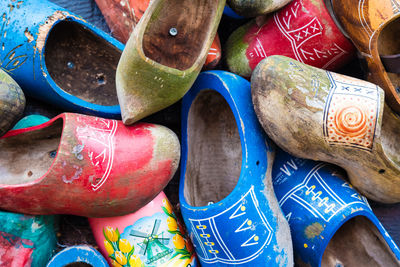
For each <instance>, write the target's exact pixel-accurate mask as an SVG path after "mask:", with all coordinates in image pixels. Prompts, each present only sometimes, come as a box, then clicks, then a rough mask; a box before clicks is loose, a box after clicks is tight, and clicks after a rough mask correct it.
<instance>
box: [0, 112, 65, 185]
mask: <svg viewBox="0 0 400 267" xmlns="http://www.w3.org/2000/svg"><path fill="white" fill-rule="evenodd" d="M62 127H63V120H62V119H61V118H60V119H58V120H56V121H54V122H53V123H52V124H51V125H49V126H47V127H44V128H40V129H37V130H33V131H27V132H25V133H21V134H18V135H15V136H11V137H7V138H4V139H0V147H1V153H0V173H1V177H0V184H9V185H11V184H23V183H27V182H32V181H35V180H36V179H38V178H40V177H42V176H43V175H44V174H46V172H47V171H48V169H49V168H50V166H51V165H52V163H53V162H54V160H55V157H56V154H57V150H58V146H59V144H60V140H61V133H62Z"/></svg>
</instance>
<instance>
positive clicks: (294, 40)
mask: <svg viewBox="0 0 400 267" xmlns="http://www.w3.org/2000/svg"><path fill="white" fill-rule="evenodd" d="M317 1H318V2H320V3H319V4H315V3H313V2H315V1H314V0H294V1H292V2H291V3H290V4H288V5H287V6H285V7H284V8H282V9H281V10H280V11H278V12H276V14H275V15H272V16H270V17H269V18H268V19H267V20H266V22H265V23H264V24H263V25H261V26H258V25H257V24H256V23H254V24H253V25H252V26H251V27H250V28H249V30H248V32H247V33H246V35H245V36H244V38H243V41H244V42H245V43H248V44H249V46H248V48H247V50H246V56H247V58H248V60H249V66H250V68H251V69H254V68H255V67H256V66H257V64H258V63H259V62H260V61H261V60H262V59H264V58H265V57H268V56H271V55H282V56H287V57H290V58H293V59H296V60H298V61H301V62H303V63H306V64H309V65H311V66H314V67H318V68H324V69H327V70H337V69H338V68H340V67H341V66H343V65H345V64H346V63H348V62H349V61H350V60H351V59H352V58H353V56H354V53H355V48H354V46H353V45H352V44H351V42H350V41H349V40H347V39H346V38H345V37H344V35H343V34H342V33H341V32H340V30H339V29H338V28H337V27H336V25H335V23H334V21H333V20H332V18H331V17H330V14H329V12H328V10H327V9H326V7H325V5H324V1H323V0H317Z"/></svg>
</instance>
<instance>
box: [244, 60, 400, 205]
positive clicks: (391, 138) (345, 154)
mask: <svg viewBox="0 0 400 267" xmlns="http://www.w3.org/2000/svg"><path fill="white" fill-rule="evenodd" d="M251 81H252V96H253V103H254V107H255V110H256V113H257V116H258V118H259V120H260V122H261V124H262V126H263V127H264V129H265V131H266V132H267V134H268V135H269V136H270V137H271V138H272V139H273V140H274V141H275V142H276V143H277V144H278V145H279V146H280V147H282V148H283V149H285V150H286V151H288V152H290V153H292V154H293V155H295V156H296V157H300V158H307V159H313V160H321V161H326V162H331V163H334V164H337V165H339V166H341V167H343V168H344V169H345V170H346V171H347V173H348V175H349V179H350V181H351V183H352V184H353V185H354V186H355V187H356V188H357V189H358V190H359V191H360V192H361V193H362V194H364V195H365V196H367V197H368V198H371V199H373V200H375V201H379V202H385V203H396V202H399V201H400V142H399V133H400V118H399V117H398V116H397V115H395V114H394V113H393V112H392V111H391V109H390V108H389V107H388V106H385V105H384V92H383V90H382V89H381V88H379V87H378V86H377V85H375V84H372V83H370V82H366V81H362V80H359V79H355V78H351V77H348V76H344V75H340V74H336V73H331V72H328V71H325V70H322V69H318V68H314V67H311V66H308V65H306V64H303V63H300V62H297V61H295V60H293V59H290V58H287V57H283V56H272V57H269V58H267V59H265V60H264V61H262V62H261V63H260V64H259V65H258V66H257V68H256V69H255V71H254V73H253V75H252V79H251Z"/></svg>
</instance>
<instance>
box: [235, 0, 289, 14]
mask: <svg viewBox="0 0 400 267" xmlns="http://www.w3.org/2000/svg"><path fill="white" fill-rule="evenodd" d="M290 1H292V0H252V1H248V0H227V2H228V4H229V6H230V7H231V8H232V9H233V10H234V11H235V12H236V13H237V14H239V15H240V16H243V17H247V18H252V17H257V16H261V15H265V14H268V13H271V12H274V11H276V10H278V9H280V8H282V7H284V6H285V5H287V4H288V3H290Z"/></svg>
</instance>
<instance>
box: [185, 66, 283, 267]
mask: <svg viewBox="0 0 400 267" xmlns="http://www.w3.org/2000/svg"><path fill="white" fill-rule="evenodd" d="M201 90H215V91H216V92H218V93H220V94H221V95H222V96H223V97H224V98H225V100H226V101H227V103H228V104H229V106H230V108H231V110H232V112H233V114H234V117H235V120H236V124H237V127H238V132H239V134H240V140H241V146H242V167H241V173H240V177H239V180H238V182H237V185H236V187H235V188H234V190H233V191H232V192H231V193H230V194H229V195H228V196H227V197H226V198H225V199H223V200H221V201H219V202H217V203H214V204H211V205H208V206H206V207H193V206H190V205H189V204H188V203H187V202H186V200H185V197H184V184H185V170H186V164H187V153H188V140H187V131H188V129H187V121H188V112H189V109H190V106H191V104H192V102H193V100H194V99H195V98H196V96H197V95H198V94H199V92H200V91H201ZM210 115H211V114H210ZM192 131H196V129H192ZM268 152H271V147H270V146H269V139H267V137H266V135H265V134H264V131H263V130H262V129H261V126H260V125H259V123H258V120H257V118H256V115H255V113H254V110H253V105H252V102H251V94H250V83H249V82H248V81H247V80H245V79H243V78H241V77H240V76H237V75H235V74H232V73H229V72H225V71H208V72H203V73H201V74H200V75H199V77H198V79H197V80H196V82H195V83H194V85H193V87H192V88H191V89H190V90H189V92H188V93H187V94H186V95H185V97H184V98H183V103H182V160H181V178H180V188H179V199H180V205H181V212H182V216H183V219H184V222H185V224H186V227H187V229H188V232H189V236H191V237H192V240H193V243H194V245H195V248H196V253H197V256H198V257H199V259H200V261H201V265H202V266H225V265H227V266H232V264H235V266H238V265H241V266H249V265H253V266H275V265H276V264H277V263H276V262H275V261H276V259H277V258H280V259H281V260H280V263H281V264H283V265H285V262H287V261H288V259H287V255H286V254H285V251H284V250H283V249H282V248H279V246H278V245H277V240H276V235H275V231H276V229H277V226H278V222H277V217H276V213H274V211H273V210H272V209H271V208H270V206H269V204H268V203H269V201H268V199H267V198H266V196H265V195H264V194H263V193H262V192H263V191H264V190H265V192H266V194H273V191H271V190H270V189H269V188H266V186H265V184H264V179H265V178H266V171H267V167H268V163H267V162H268V155H267V153H268ZM210 156H212V155H210ZM221 167H222V168H224V166H221ZM278 210H279V212H281V211H280V209H279V208H278ZM249 220H251V221H252V224H251V225H252V227H248V225H247V223H246V222H248V221H249ZM255 236H257V237H258V238H257V239H256V240H255V239H254V237H255Z"/></svg>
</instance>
